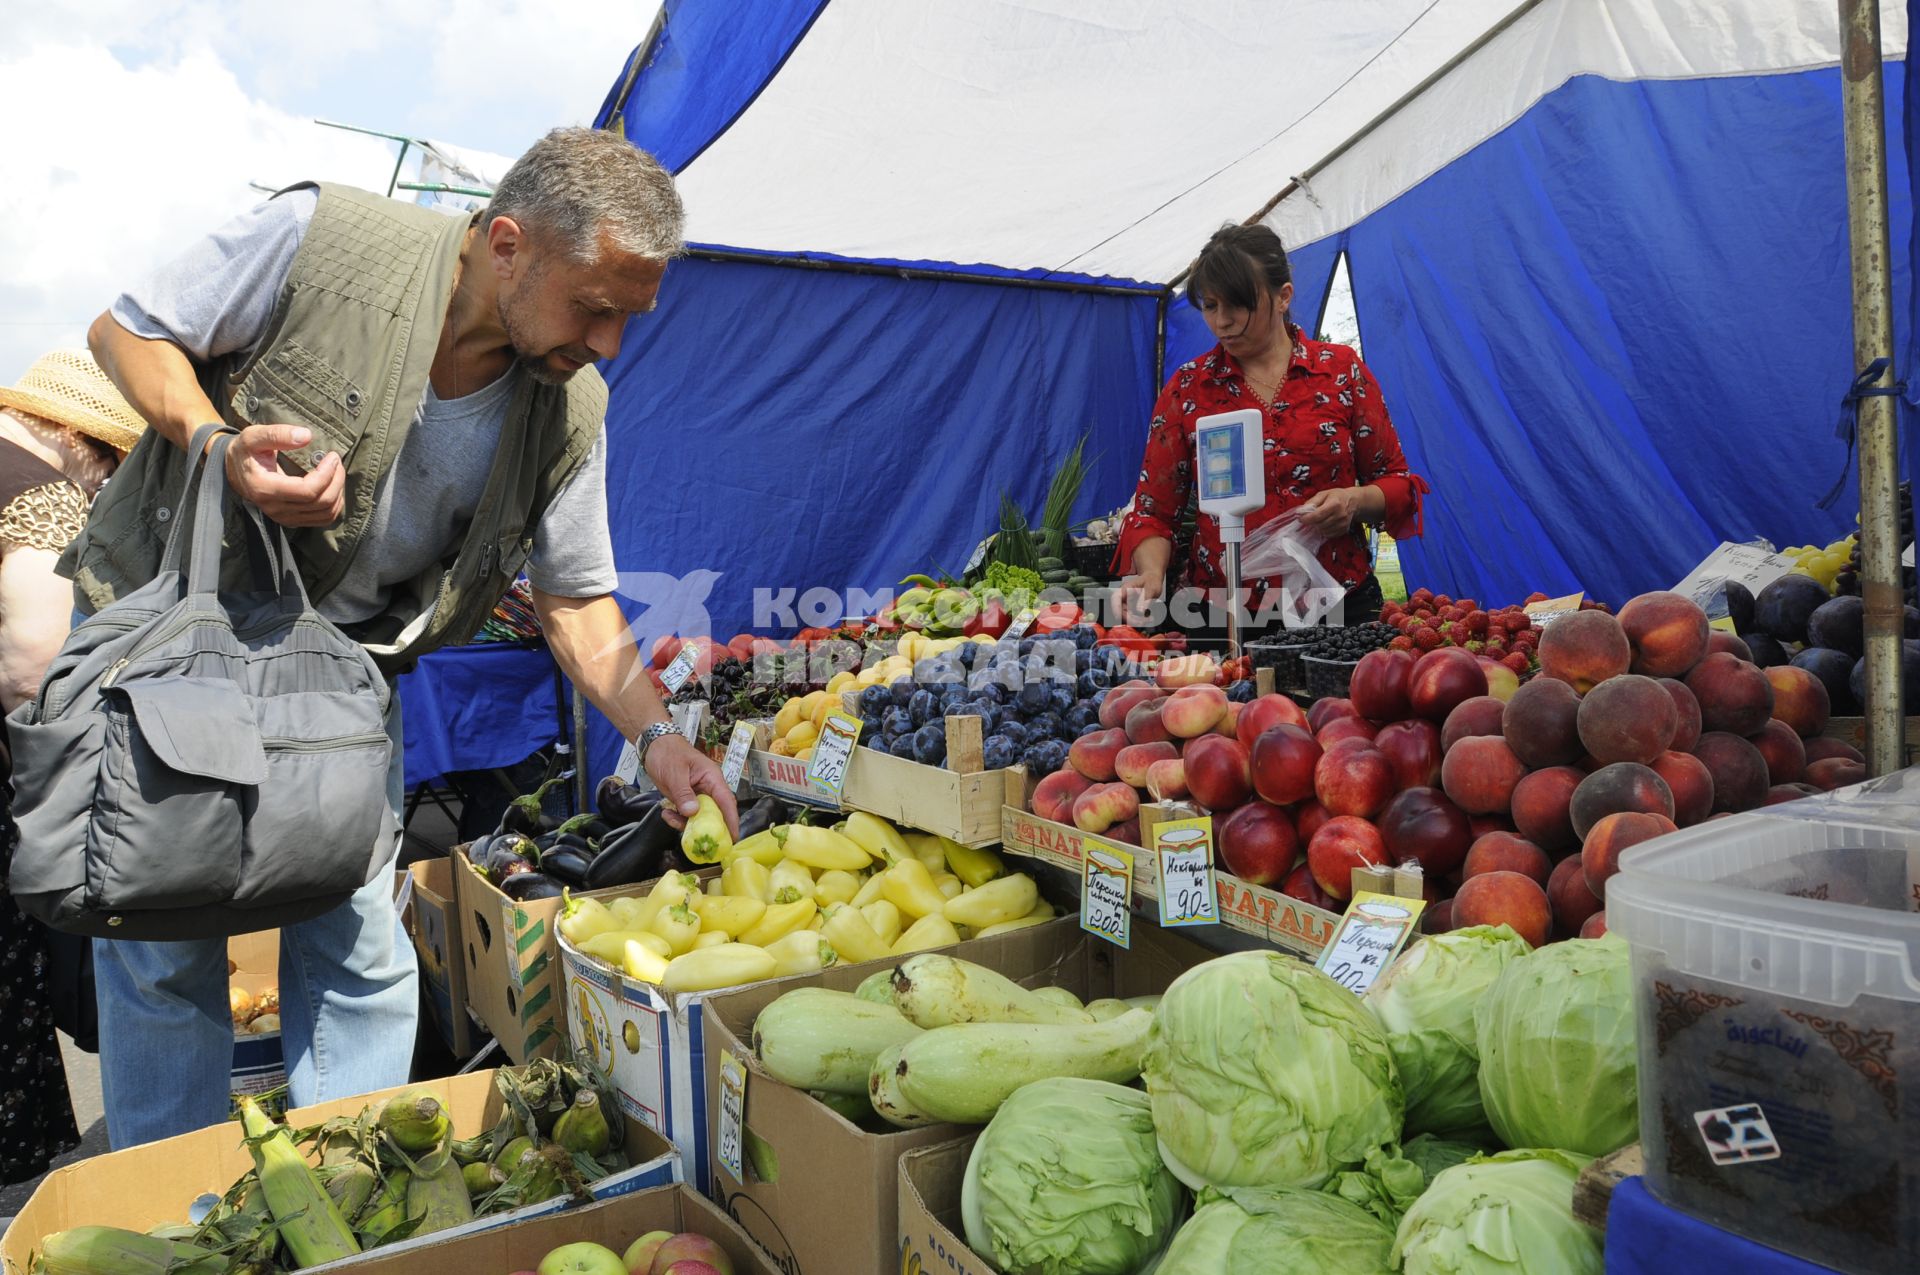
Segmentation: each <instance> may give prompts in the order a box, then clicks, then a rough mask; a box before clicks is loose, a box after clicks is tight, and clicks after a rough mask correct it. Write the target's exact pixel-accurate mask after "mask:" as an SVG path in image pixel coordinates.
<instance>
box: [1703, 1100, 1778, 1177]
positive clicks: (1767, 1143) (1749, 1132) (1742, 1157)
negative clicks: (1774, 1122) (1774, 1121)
mask: <svg viewBox="0 0 1920 1275" xmlns="http://www.w3.org/2000/svg"><path fill="white" fill-rule="evenodd" d="M1693 1123H1694V1124H1696V1125H1698V1126H1699V1128H1700V1136H1701V1138H1703V1139H1704V1140H1705V1141H1706V1144H1707V1154H1708V1155H1710V1156H1712V1157H1713V1162H1714V1164H1715V1165H1717V1166H1719V1167H1720V1168H1723V1169H1724V1168H1726V1167H1727V1166H1728V1165H1732V1164H1758V1163H1759V1162H1760V1161H1762V1160H1778V1159H1779V1158H1780V1140H1779V1139H1778V1138H1776V1137H1774V1136H1773V1126H1771V1125H1769V1124H1768V1123H1767V1113H1766V1112H1764V1111H1762V1110H1760V1104H1759V1103H1757V1102H1748V1103H1742V1104H1741V1105H1740V1106H1738V1107H1721V1108H1718V1109H1717V1110H1714V1111H1696V1112H1694V1113H1693Z"/></svg>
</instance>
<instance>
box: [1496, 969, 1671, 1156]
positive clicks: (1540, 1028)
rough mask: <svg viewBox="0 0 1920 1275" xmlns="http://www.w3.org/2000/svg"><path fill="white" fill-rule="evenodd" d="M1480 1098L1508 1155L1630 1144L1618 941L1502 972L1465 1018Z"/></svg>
mask: <svg viewBox="0 0 1920 1275" xmlns="http://www.w3.org/2000/svg"><path fill="white" fill-rule="evenodd" d="M1474 1029H1475V1031H1476V1032H1477V1033H1478V1035H1479V1038H1480V1098H1481V1101H1482V1102H1483V1103H1485V1104H1486V1109H1487V1118H1488V1119H1489V1120H1490V1121H1492V1123H1493V1131H1494V1132H1495V1133H1497V1134H1499V1135H1500V1139H1501V1141H1503V1142H1505V1143H1506V1144H1507V1145H1508V1146H1510V1147H1563V1148H1565V1149H1566V1150H1568V1151H1577V1152H1579V1153H1580V1154H1582V1155H1590V1156H1593V1155H1606V1154H1608V1153H1609V1152H1612V1151H1617V1150H1619V1149H1620V1148H1621V1147H1624V1146H1626V1145H1627V1144H1628V1143H1629V1142H1632V1141H1633V1140H1634V1139H1635V1138H1637V1137H1639V1136H1640V1101H1639V1086H1638V1079H1637V1078H1638V1070H1639V1068H1638V1062H1639V1060H1638V1056H1637V1053H1636V1048H1637V1047H1636V1042H1635V1024H1634V1011H1633V987H1632V979H1631V976H1630V970H1629V967H1628V961H1627V945H1626V943H1625V941H1624V940H1622V939H1620V938H1618V937H1616V936H1614V935H1607V936H1606V937H1604V938H1599V939H1569V940H1567V941H1566V942H1564V943H1555V944H1553V945H1552V946H1551V947H1543V948H1541V949H1540V950H1539V951H1537V952H1533V953H1530V954H1529V955H1527V956H1523V957H1521V958H1520V959H1519V960H1517V961H1514V962H1513V963H1511V964H1510V965H1508V966H1507V968H1506V970H1505V972H1503V973H1502V974H1501V975H1500V977H1499V979H1498V980H1497V981H1496V982H1495V983H1494V985H1493V987H1492V989H1491V990H1489V991H1488V992H1487V994H1486V996H1485V998H1484V999H1482V1000H1481V1002H1480V1008H1479V1009H1478V1010H1476V1011H1475V1012H1474Z"/></svg>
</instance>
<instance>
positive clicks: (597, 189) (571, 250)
mask: <svg viewBox="0 0 1920 1275" xmlns="http://www.w3.org/2000/svg"><path fill="white" fill-rule="evenodd" d="M496 217H511V218H512V219H513V220H514V221H516V222H518V223H519V224H520V225H521V226H523V227H525V228H527V229H528V230H529V231H532V232H535V233H543V234H547V235H551V236H553V237H554V238H555V239H556V240H557V241H558V242H559V243H560V245H561V247H562V249H563V250H564V251H565V252H566V253H567V255H568V256H569V257H571V258H573V260H575V261H576V262H579V263H581V264H592V263H593V262H594V261H596V260H598V258H599V256H600V249H601V242H600V239H601V235H602V233H604V234H605V235H606V236H607V238H608V239H610V240H611V241H612V245H613V247H614V248H615V249H617V250H618V251H620V252H624V253H630V254H632V255H634V256H637V257H645V258H648V259H649V260H657V261H665V260H668V259H669V258H672V257H677V256H679V255H680V254H681V253H682V252H684V251H685V250H686V213H685V211H684V210H683V209H682V208H681V206H680V192H679V191H677V190H675V189H674V186H673V174H671V173H669V172H668V171H667V170H666V169H665V168H663V167H661V165H660V161H659V160H657V159H655V158H654V157H653V156H651V155H649V154H647V152H645V151H643V150H641V149H640V148H639V147H637V146H635V145H633V144H632V143H631V142H629V141H627V139H626V138H624V137H621V136H619V135H618V134H616V133H609V132H606V131H604V130H602V129H595V128H556V129H554V130H553V131H552V132H551V133H548V134H547V135H546V136H545V137H543V138H541V139H540V140H539V141H537V142H535V143H534V144H533V146H532V147H531V148H530V149H529V150H528V151H527V153H526V154H524V155H522V156H521V157H520V158H519V159H516V160H514V161H513V167H511V168H509V169H508V170H507V175H506V176H505V177H502V178H501V179H500V184H499V186H498V187H496V188H495V189H494V192H493V200H492V202H491V203H489V204H488V205H487V217H486V220H487V224H488V225H492V224H493V219H494V218H496Z"/></svg>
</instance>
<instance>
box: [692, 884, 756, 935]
mask: <svg viewBox="0 0 1920 1275" xmlns="http://www.w3.org/2000/svg"><path fill="white" fill-rule="evenodd" d="M692 907H693V910H694V911H695V912H696V913H698V914H699V917H700V933H701V935H702V936H704V935H705V934H706V933H707V931H708V930H718V931H719V932H720V933H722V934H724V935H726V936H727V937H728V938H730V939H734V938H739V937H740V936H741V935H742V934H745V933H746V932H747V931H748V930H751V929H752V928H753V927H754V926H756V925H758V924H760V918H761V917H763V916H765V915H766V913H767V905H766V904H764V903H762V902H761V901H760V900H758V899H734V898H727V897H725V896H720V897H715V896H712V895H703V896H701V897H700V898H697V899H695V900H693V902H692Z"/></svg>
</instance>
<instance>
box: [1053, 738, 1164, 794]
mask: <svg viewBox="0 0 1920 1275" xmlns="http://www.w3.org/2000/svg"><path fill="white" fill-rule="evenodd" d="M1086 738H1088V739H1092V738H1093V736H1092V735H1088V736H1087V737H1086ZM1074 742H1075V743H1078V742H1079V741H1078V740H1075V741H1074ZM1069 752H1071V750H1069ZM1179 759H1180V750H1179V749H1178V748H1176V747H1174V746H1173V745H1172V744H1170V743H1168V742H1166V741H1165V740H1161V741H1160V742H1158V743H1154V744H1128V745H1127V746H1126V747H1125V748H1122V749H1121V750H1120V751H1119V752H1118V753H1117V754H1115V756H1114V759H1113V773H1114V775H1115V777H1116V778H1118V779H1119V780H1120V782H1121V783H1123V784H1127V785H1129V786H1131V787H1134V788H1145V787H1146V786H1147V768H1148V767H1150V766H1152V765H1153V763H1155V762H1157V761H1178V760H1179Z"/></svg>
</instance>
